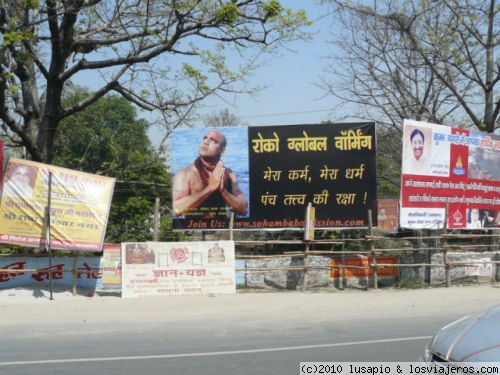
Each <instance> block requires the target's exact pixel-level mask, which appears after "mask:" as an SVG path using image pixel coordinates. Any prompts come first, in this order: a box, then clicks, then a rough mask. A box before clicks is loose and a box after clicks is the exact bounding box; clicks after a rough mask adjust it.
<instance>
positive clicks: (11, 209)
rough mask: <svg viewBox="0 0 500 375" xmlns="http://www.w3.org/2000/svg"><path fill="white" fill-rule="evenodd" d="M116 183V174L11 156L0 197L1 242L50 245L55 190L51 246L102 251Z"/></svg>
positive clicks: (32, 245) (30, 245) (33, 245)
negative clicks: (95, 172)
mask: <svg viewBox="0 0 500 375" xmlns="http://www.w3.org/2000/svg"><path fill="white" fill-rule="evenodd" d="M114 182H115V180H114V179H113V178H110V177H105V176H98V175H94V174H89V173H84V172H79V171H74V170H70V169H66V168H60V167H55V166H53V165H46V164H41V163H36V162H33V161H29V160H22V159H14V158H10V159H9V160H8V162H7V167H6V171H5V178H4V182H3V189H2V199H1V202H0V242H3V243H10V244H17V245H22V246H29V247H40V246H44V245H45V242H46V239H45V236H46V233H45V229H44V228H45V227H44V220H45V217H46V215H45V212H46V208H47V207H48V203H49V191H50V238H51V240H50V241H51V247H52V248H54V249H65V250H85V251H101V249H102V242H103V240H104V235H105V231H106V225H107V221H108V215H109V208H110V205H111V198H112V195H113V188H114ZM49 187H50V189H49Z"/></svg>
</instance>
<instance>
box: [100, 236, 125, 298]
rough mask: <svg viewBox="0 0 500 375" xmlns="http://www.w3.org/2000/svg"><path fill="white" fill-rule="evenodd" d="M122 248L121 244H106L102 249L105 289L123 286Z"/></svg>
mask: <svg viewBox="0 0 500 375" xmlns="http://www.w3.org/2000/svg"><path fill="white" fill-rule="evenodd" d="M121 252H122V247H121V245H120V244H104V245H103V247H102V284H103V287H104V288H106V287H109V288H113V287H118V286H121V285H122V253H121Z"/></svg>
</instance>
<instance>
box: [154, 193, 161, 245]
mask: <svg viewBox="0 0 500 375" xmlns="http://www.w3.org/2000/svg"><path fill="white" fill-rule="evenodd" d="M159 231H160V198H158V197H156V198H155V213H154V217H153V241H154V242H158V233H159Z"/></svg>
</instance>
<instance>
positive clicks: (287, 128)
mask: <svg viewBox="0 0 500 375" xmlns="http://www.w3.org/2000/svg"><path fill="white" fill-rule="evenodd" d="M172 140H173V146H172V149H173V157H172V171H173V172H174V179H173V202H172V206H173V207H174V212H175V216H174V228H175V229H187V230H193V229H202V230H205V229H227V228H228V227H229V217H230V213H231V211H232V212H234V213H235V220H234V223H233V228H234V229H282V228H291V229H293V228H298V229H299V228H300V229H303V228H304V227H305V212H306V207H307V205H308V204H309V203H311V204H312V206H314V207H315V223H314V227H315V228H318V229H319V228H345V227H367V226H368V210H372V212H376V208H377V196H376V150H375V145H376V140H375V124H374V123H340V124H332V123H328V124H313V125H283V126H262V127H248V128H218V129H212V130H207V129H180V130H176V131H174V133H173V137H172ZM217 147H218V151H217ZM220 153H221V156H220V159H221V160H222V161H223V165H224V166H225V168H226V170H225V171H221V170H220V168H218V167H217V164H218V161H219V157H218V154H220ZM204 169H205V171H204ZM217 176H219V177H217ZM222 176H223V177H222ZM229 193H230V194H229ZM206 202H209V203H206ZM375 216H376V215H375ZM374 224H375V225H376V217H375V218H374Z"/></svg>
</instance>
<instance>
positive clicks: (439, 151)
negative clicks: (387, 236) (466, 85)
mask: <svg viewBox="0 0 500 375" xmlns="http://www.w3.org/2000/svg"><path fill="white" fill-rule="evenodd" d="M498 165H500V137H499V136H498V135H494V134H486V133H480V132H476V131H472V130H466V129H459V128H452V127H448V126H443V125H436V124H429V123H422V122H416V121H409V120H405V124H404V137H403V163H402V177H401V210H400V220H401V227H403V228H411V229H422V228H429V229H439V228H443V227H444V225H445V220H446V219H445V218H446V217H447V222H446V227H448V228H457V229H482V228H488V227H499V226H500V168H498ZM446 211H447V215H446Z"/></svg>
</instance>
